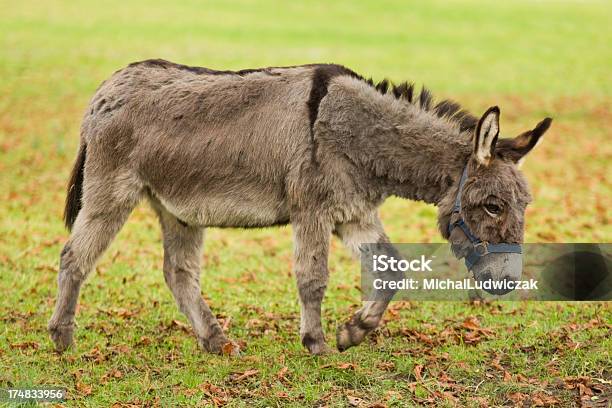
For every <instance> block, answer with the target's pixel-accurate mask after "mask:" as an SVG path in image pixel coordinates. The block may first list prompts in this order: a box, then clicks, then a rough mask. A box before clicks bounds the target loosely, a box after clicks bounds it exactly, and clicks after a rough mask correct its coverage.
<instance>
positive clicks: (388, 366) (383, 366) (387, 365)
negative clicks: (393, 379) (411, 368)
mask: <svg viewBox="0 0 612 408" xmlns="http://www.w3.org/2000/svg"><path fill="white" fill-rule="evenodd" d="M376 367H378V369H379V370H381V371H393V370H394V369H395V363H394V362H393V361H381V362H380V363H378V364H377V365H376Z"/></svg>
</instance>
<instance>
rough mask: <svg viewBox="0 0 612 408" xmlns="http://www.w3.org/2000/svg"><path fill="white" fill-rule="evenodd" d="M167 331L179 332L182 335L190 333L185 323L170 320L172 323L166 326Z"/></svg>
mask: <svg viewBox="0 0 612 408" xmlns="http://www.w3.org/2000/svg"><path fill="white" fill-rule="evenodd" d="M168 328H169V329H171V330H176V329H178V330H181V331H182V332H184V333H187V334H189V333H191V329H190V327H189V326H188V325H186V324H185V323H182V322H179V321H178V320H172V322H170V325H169V326H168Z"/></svg>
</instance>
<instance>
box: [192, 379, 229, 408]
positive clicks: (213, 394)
mask: <svg viewBox="0 0 612 408" xmlns="http://www.w3.org/2000/svg"><path fill="white" fill-rule="evenodd" d="M198 388H199V389H200V390H201V391H202V392H203V393H204V395H206V396H207V397H208V398H209V399H210V400H211V401H212V403H213V404H214V405H215V406H222V405H225V404H227V402H228V398H229V394H228V392H227V391H225V390H224V389H222V388H220V387H217V386H216V385H214V384H211V383H209V382H206V383H202V384H200V385H199V386H198Z"/></svg>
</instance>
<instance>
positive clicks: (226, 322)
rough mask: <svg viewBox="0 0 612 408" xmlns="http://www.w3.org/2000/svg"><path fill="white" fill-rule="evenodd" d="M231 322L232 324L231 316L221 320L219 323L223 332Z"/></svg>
mask: <svg viewBox="0 0 612 408" xmlns="http://www.w3.org/2000/svg"><path fill="white" fill-rule="evenodd" d="M231 322H232V317H231V316H228V317H226V318H224V319H222V320H221V322H220V323H221V329H222V330H223V331H224V332H227V331H228V329H229V327H230V323H231Z"/></svg>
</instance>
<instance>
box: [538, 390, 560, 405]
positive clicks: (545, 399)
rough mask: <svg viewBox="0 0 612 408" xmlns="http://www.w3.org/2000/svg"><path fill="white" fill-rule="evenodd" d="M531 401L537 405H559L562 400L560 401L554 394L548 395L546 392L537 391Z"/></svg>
mask: <svg viewBox="0 0 612 408" xmlns="http://www.w3.org/2000/svg"><path fill="white" fill-rule="evenodd" d="M531 402H532V403H533V405H535V406H536V407H551V406H554V405H558V404H559V403H560V402H561V401H559V400H558V399H557V398H555V397H554V396H553V395H548V394H546V393H544V392H536V393H534V394H532V396H531Z"/></svg>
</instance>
